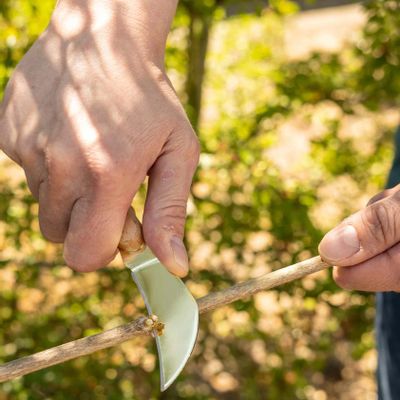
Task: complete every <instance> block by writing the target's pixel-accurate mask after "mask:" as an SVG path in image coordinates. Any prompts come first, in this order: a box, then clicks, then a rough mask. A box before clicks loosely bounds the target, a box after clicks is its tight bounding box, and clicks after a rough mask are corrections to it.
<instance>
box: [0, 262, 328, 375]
mask: <svg viewBox="0 0 400 400" xmlns="http://www.w3.org/2000/svg"><path fill="white" fill-rule="evenodd" d="M328 267H330V265H329V264H327V263H326V262H324V261H322V260H321V258H320V257H314V258H310V259H308V260H306V261H302V262H299V263H297V264H293V265H290V266H289V267H285V268H281V269H278V270H276V271H273V272H271V273H268V274H264V275H261V276H260V277H258V278H254V279H250V280H248V281H246V282H242V283H238V284H237V285H234V286H231V287H230V288H228V289H225V290H221V291H219V292H214V293H210V294H208V295H207V296H204V297H202V298H200V299H198V300H197V302H198V304H199V311H200V314H204V313H206V312H208V311H212V310H215V309H216V308H218V307H221V306H224V305H226V304H229V303H232V302H234V301H236V300H239V299H243V298H245V297H249V296H252V295H254V294H255V293H257V292H260V291H262V290H267V289H271V288H274V287H276V286H279V285H283V284H285V283H288V282H291V281H294V280H296V279H299V278H303V277H304V276H306V275H309V274H312V273H314V272H318V271H321V270H323V269H326V268H328ZM161 325H162V323H160V322H157V321H156V320H155V319H151V318H147V317H140V318H138V319H136V320H134V321H132V322H129V323H127V324H125V325H121V326H118V327H116V328H114V329H110V330H108V331H104V332H102V333H98V334H97V335H92V336H87V337H85V338H82V339H78V340H74V341H72V342H68V343H65V344H62V345H60V346H56V347H52V348H50V349H47V350H44V351H41V352H39V353H35V354H32V355H30V356H26V357H22V358H18V359H16V360H13V361H10V362H8V363H5V364H3V365H0V382H4V381H7V380H10V379H14V378H17V377H20V376H23V375H26V374H29V373H31V372H34V371H38V370H40V369H43V368H47V367H50V366H52V365H56V364H60V363H63V362H64V361H68V360H71V359H73V358H78V357H81V356H85V355H87V354H91V353H93V352H95V351H97V350H101V349H106V348H108V347H112V346H115V345H118V344H120V343H122V342H125V341H127V340H129V339H132V338H133V337H135V336H140V335H151V334H152V333H153V332H154V330H156V331H157V330H158V328H159V326H161Z"/></svg>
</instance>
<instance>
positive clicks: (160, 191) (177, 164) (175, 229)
mask: <svg viewBox="0 0 400 400" xmlns="http://www.w3.org/2000/svg"><path fill="white" fill-rule="evenodd" d="M198 159H199V144H198V141H197V138H196V136H195V135H194V133H193V131H192V129H191V128H190V129H189V130H188V131H187V132H182V133H173V134H172V135H171V137H170V139H169V141H168V142H167V144H166V146H165V147H164V151H163V153H162V155H161V156H160V157H159V158H158V159H157V161H156V162H155V164H154V165H153V167H152V168H151V170H150V171H149V187H148V192H147V198H146V205H145V209H144V215H143V234H144V239H145V241H146V243H147V244H148V246H149V247H150V248H151V250H152V251H153V252H154V254H155V255H156V256H157V258H158V259H159V260H160V261H161V262H162V263H163V264H164V265H165V266H166V267H167V268H168V270H169V271H170V272H172V273H173V274H175V275H178V276H185V275H186V274H187V271H188V268H189V265H188V264H189V262H188V256H187V252H186V249H185V246H184V244H183V241H182V239H183V234H184V229H185V218H186V204H187V199H188V197H189V192H190V186H191V183H192V178H193V174H194V171H195V169H196V166H197V163H198Z"/></svg>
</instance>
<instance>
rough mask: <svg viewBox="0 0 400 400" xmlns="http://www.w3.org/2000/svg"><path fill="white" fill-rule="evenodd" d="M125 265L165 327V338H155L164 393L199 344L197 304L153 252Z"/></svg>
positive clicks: (162, 336)
mask: <svg viewBox="0 0 400 400" xmlns="http://www.w3.org/2000/svg"><path fill="white" fill-rule="evenodd" d="M125 265H126V266H127V267H128V268H129V269H130V270H131V271H132V277H133V279H134V281H135V283H136V285H137V286H138V288H139V291H140V293H141V295H142V297H143V299H144V302H145V304H146V308H147V311H148V313H149V314H150V315H151V314H155V315H157V316H158V317H159V319H160V321H161V322H163V323H164V324H165V330H164V333H163V335H161V336H156V337H155V339H156V344H157V351H158V357H159V363H160V381H161V391H164V390H166V389H167V388H168V387H169V386H170V385H171V384H172V383H173V382H174V380H175V379H176V378H177V377H178V375H179V374H180V372H181V371H182V369H183V367H184V366H185V364H186V362H187V360H188V358H189V356H190V354H191V353H192V350H193V347H194V345H195V343H196V338H197V333H198V328H199V309H198V306H197V302H196V300H195V299H194V298H193V296H192V294H191V293H190V292H189V290H188V289H187V287H186V286H185V284H184V283H183V282H182V281H181V280H180V279H179V278H178V277H176V276H174V275H172V274H171V273H169V272H168V271H167V269H166V268H165V267H164V266H163V265H162V264H161V263H160V261H159V260H158V259H157V258H156V257H155V256H154V255H153V254H152V252H151V251H150V250H149V249H146V250H145V251H144V252H143V253H142V254H139V255H138V256H137V257H136V258H135V259H134V260H132V261H126V262H125Z"/></svg>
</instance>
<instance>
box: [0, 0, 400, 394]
mask: <svg viewBox="0 0 400 400" xmlns="http://www.w3.org/2000/svg"><path fill="white" fill-rule="evenodd" d="M53 3H54V2H53V1H52V0H46V1H44V0H42V1H34V0H3V1H2V2H1V3H0V11H1V16H0V88H1V90H3V89H4V86H5V84H6V82H7V80H8V78H9V76H10V74H11V73H12V70H13V68H14V66H15V65H16V63H17V62H18V61H19V60H20V58H21V57H22V56H23V54H24V52H25V51H26V50H27V48H29V46H30V45H31V44H32V42H33V41H34V40H35V38H36V37H37V36H38V35H39V34H40V32H41V31H42V30H43V29H44V28H45V26H46V24H47V21H48V18H49V16H50V13H51V11H52V6H53ZM234 3H237V4H234ZM242 3H243V2H240V1H236V2H235V1H222V0H219V1H218V0H213V1H182V2H181V4H180V8H179V10H178V13H177V17H176V19H175V22H174V27H173V30H172V33H171V37H170V41H169V46H168V51H167V66H168V70H169V73H170V76H171V79H172V80H173V82H174V83H175V86H176V87H177V90H178V93H179V95H180V97H181V98H182V101H183V102H184V104H185V106H186V107H187V110H188V113H189V115H190V117H191V118H192V121H193V124H194V125H195V126H196V127H197V129H198V132H199V137H200V140H201V143H202V149H203V153H202V156H201V160H200V166H199V169H198V172H197V174H196V177H195V181H194V184H193V195H192V198H191V201H190V204H189V219H188V225H187V242H188V246H189V249H190V253H191V260H192V272H191V274H190V278H189V279H188V281H187V283H188V285H189V287H190V288H191V290H192V291H193V293H194V294H195V295H196V296H201V295H204V294H206V293H207V292H208V291H210V290H218V289H221V288H223V287H226V286H227V285H231V284H233V283H235V282H237V281H241V280H244V279H248V278H249V277H253V276H256V275H259V274H262V273H265V272H268V271H269V270H271V269H274V268H279V267H282V266H284V265H286V264H289V263H292V262H295V261H298V260H300V259H304V258H306V257H309V256H311V255H314V254H315V253H316V248H317V245H318V242H319V240H320V239H321V237H322V234H323V232H324V231H326V230H327V229H329V228H330V227H332V226H334V224H336V223H337V222H339V221H340V220H341V219H342V218H343V217H345V216H346V215H347V214H349V213H351V212H353V211H355V210H356V209H358V208H359V207H362V205H363V204H365V202H366V201H367V199H368V196H369V195H372V194H374V193H375V192H377V191H379V190H380V188H381V187H382V186H383V185H384V180H385V175H386V173H387V170H388V167H389V165H390V160H391V155H392V148H391V136H392V130H393V128H394V125H395V123H396V120H395V117H393V113H394V111H393V109H395V108H396V107H398V105H399V99H400V98H399V96H400V75H399V74H398V68H399V62H400V43H399V37H400V35H399V29H400V28H399V27H400V10H399V2H397V1H383V0H373V1H369V2H367V3H366V4H365V5H364V9H365V12H366V14H367V22H366V25H365V27H364V28H363V31H362V33H361V38H360V40H358V41H357V42H356V44H355V45H351V46H350V45H348V46H347V47H346V48H345V49H344V50H343V51H342V52H340V53H339V54H335V53H333V54H332V53H324V52H318V53H313V54H312V55H311V56H310V57H309V58H307V59H305V60H291V59H288V58H287V56H286V55H285V53H284V51H283V32H284V26H283V24H284V20H285V18H286V16H287V15H288V14H293V13H294V12H296V10H297V7H296V5H295V4H294V3H293V2H290V1H286V0H285V1H279V0H276V1H273V2H271V7H270V8H268V9H261V8H259V9H258V8H256V9H255V10H254V13H252V14H241V13H239V14H236V15H232V16H230V17H227V15H228V12H227V7H234V6H236V7H238V9H239V10H240V5H241V4H242ZM205 55H206V57H205ZM395 115H397V114H395ZM0 187H1V192H0V216H1V221H0V248H1V255H0V318H1V321H2V327H3V329H2V330H1V332H0V358H1V360H2V361H9V360H12V359H14V358H17V357H21V356H24V355H27V354H30V353H33V352H36V351H39V350H41V349H44V348H47V347H50V346H54V345H56V344H60V343H63V342H66V341H69V340H72V339H75V338H79V337H81V336H82V335H88V334H92V333H94V332H97V331H99V330H102V329H106V328H110V327H113V326H115V325H118V324H121V323H123V322H127V321H128V320H130V319H132V318H134V317H135V316H137V315H138V314H140V313H143V312H144V306H143V303H142V301H141V299H140V297H139V296H138V294H137V291H136V290H135V288H134V286H133V284H132V282H131V280H130V277H129V274H128V272H127V271H125V270H124V269H121V268H118V267H117V266H115V267H110V268H107V269H104V270H102V271H99V272H97V273H91V274H86V275H82V274H77V273H74V272H72V271H71V270H70V269H68V268H67V267H65V266H64V264H63V260H62V258H61V251H60V247H59V246H55V245H51V244H49V243H47V242H46V241H45V240H44V239H43V238H42V237H41V235H40V233H39V229H38V222H37V205H36V204H35V202H34V201H33V199H32V197H31V196H30V195H29V193H28V191H27V188H26V184H25V183H24V179H23V177H21V173H20V171H19V169H18V168H17V167H15V166H14V165H13V164H12V163H10V162H7V161H4V160H3V161H2V169H1V171H0ZM140 201H141V200H140V199H139V200H138V203H140ZM139 207H140V206H139ZM373 317H374V308H373V297H372V296H371V295H368V294H360V293H347V292H343V291H341V290H340V289H338V288H337V287H336V285H335V284H334V283H333V281H332V279H331V277H330V276H329V274H328V273H320V274H317V275H316V276H314V277H309V278H306V279H304V280H303V281H302V282H296V283H293V284H290V285H286V286H284V287H282V288H279V289H277V290H273V291H269V292H266V293H261V294H259V295H257V296H255V297H254V298H252V299H245V300H243V301H240V302H237V303H235V304H234V305H232V306H229V307H224V308H222V309H219V310H217V311H216V312H214V313H212V314H211V315H205V316H204V317H202V320H201V321H202V322H201V331H200V335H199V343H198V346H197V348H196V349H195V351H194V354H193V356H192V358H191V361H190V362H189V364H188V365H187V367H186V368H185V371H184V372H183V374H182V375H181V377H180V378H179V379H178V382H177V383H176V384H175V385H174V386H173V387H171V389H169V390H168V391H167V392H166V393H164V394H162V395H160V394H159V392H158V372H157V365H156V359H155V355H154V354H155V353H154V348H153V345H152V343H151V342H149V341H148V340H146V339H135V340H132V341H131V342H129V343H125V344H123V345H122V346H119V347H117V348H113V349H109V350H107V351H101V352H98V353H96V354H93V355H91V356H90V357H83V358H80V359H77V360H73V361H70V362H68V363H65V364H62V365H59V366H56V367H53V368H50V369H47V370H43V371H39V372H36V373H34V374H31V375H28V376H26V377H23V378H21V379H17V380H14V381H11V382H7V383H5V384H3V385H2V386H1V387H0V400H2V399H16V400H25V399H70V398H77V399H93V398H96V399H111V400H112V399H140V400H141V399H146V400H147V399H156V398H159V399H178V398H179V399H190V400H201V399H246V400H255V399H271V400H275V399H279V400H281V399H316V400H319V399H326V398H337V399H349V398H367V397H365V396H366V393H372V392H373V390H374V387H373V383H372V382H373V369H374V357H375V356H374V351H373V348H374V340H373V333H372V328H373ZM371 364H372V365H371Z"/></svg>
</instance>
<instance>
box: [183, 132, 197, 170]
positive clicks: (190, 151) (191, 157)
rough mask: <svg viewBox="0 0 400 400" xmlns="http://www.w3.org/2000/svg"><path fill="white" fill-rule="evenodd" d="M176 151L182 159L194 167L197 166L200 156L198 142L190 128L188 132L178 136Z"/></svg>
mask: <svg viewBox="0 0 400 400" xmlns="http://www.w3.org/2000/svg"><path fill="white" fill-rule="evenodd" d="M177 147H178V149H179V151H180V152H182V154H183V156H184V158H185V159H186V160H187V161H189V162H191V164H193V165H194V166H196V165H197V164H198V161H199V156H200V142H199V139H198V138H197V136H196V134H195V133H194V131H193V130H192V129H191V128H190V130H189V132H187V131H186V132H185V133H182V134H180V135H179V138H178V146H177Z"/></svg>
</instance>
